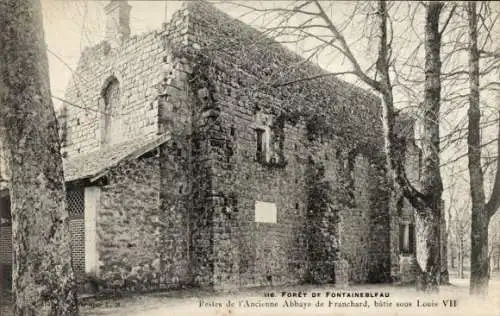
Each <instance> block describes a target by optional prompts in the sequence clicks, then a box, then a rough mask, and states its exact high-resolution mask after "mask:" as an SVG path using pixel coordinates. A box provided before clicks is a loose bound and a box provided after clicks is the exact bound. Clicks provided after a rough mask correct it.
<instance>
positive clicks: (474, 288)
mask: <svg viewBox="0 0 500 316" xmlns="http://www.w3.org/2000/svg"><path fill="white" fill-rule="evenodd" d="M467 14H468V21H469V85H470V94H469V110H468V116H469V126H468V131H469V133H468V137H467V144H468V158H469V177H470V192H471V198H472V216H471V271H470V293H471V294H476V295H486V294H487V293H488V279H489V277H488V275H489V273H488V272H489V260H488V226H489V221H490V217H489V214H488V212H487V210H486V207H485V206H486V204H485V195H484V186H483V171H482V168H481V131H480V118H481V110H480V107H479V50H478V47H477V14H476V3H475V2H468V3H467Z"/></svg>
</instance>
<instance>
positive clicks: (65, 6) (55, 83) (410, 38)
mask: <svg viewBox="0 0 500 316" xmlns="http://www.w3.org/2000/svg"><path fill="white" fill-rule="evenodd" d="M41 2H42V8H43V15H44V29H45V39H46V42H47V47H48V57H49V67H50V80H51V90H52V94H53V95H54V96H55V97H59V98H63V97H64V91H65V89H66V85H67V84H68V82H69V79H70V77H71V73H72V72H73V71H74V69H76V65H77V63H78V58H79V56H80V53H81V52H82V51H83V49H84V48H85V47H87V46H92V45H95V44H97V43H99V42H100V41H102V40H103V39H104V36H103V35H104V24H105V18H104V6H105V5H106V4H107V3H108V1H88V0H87V1H83V0H82V1H77V0H41ZM290 2H291V1H253V2H252V1H245V2H243V3H244V4H246V5H251V6H254V7H258V8H263V7H266V8H272V7H274V6H283V5H284V4H285V5H286V4H287V3H290ZM401 3H402V4H401V6H400V9H399V11H398V13H399V15H398V16H399V17H401V21H398V20H397V19H395V21H394V25H395V27H394V29H395V31H394V32H395V34H396V37H395V45H394V46H395V47H396V46H397V47H400V49H398V50H397V51H395V54H399V55H400V56H398V57H402V56H410V54H411V52H412V51H413V48H412V45H413V42H414V41H415V40H417V39H418V38H419V37H422V34H423V32H422V31H423V20H424V19H423V15H422V13H421V12H420V13H417V17H416V18H415V21H416V22H415V23H414V25H413V28H409V27H408V26H406V25H407V24H405V23H406V22H405V21H404V19H403V18H404V17H405V16H406V15H407V14H408V12H409V11H408V10H409V9H408V8H409V7H408V6H407V5H405V4H404V3H403V2H401ZM129 4H130V5H131V6H132V10H131V13H130V14H131V17H130V23H131V33H132V35H135V34H140V33H144V32H150V31H153V30H158V29H161V25H162V23H164V22H166V21H167V22H168V21H169V20H170V18H171V16H172V14H173V13H174V12H175V11H176V10H178V9H179V8H180V7H181V5H182V1H129ZM215 5H216V6H218V7H219V8H221V9H222V10H223V11H224V12H226V13H228V14H230V15H232V16H233V17H237V18H241V19H242V20H243V21H245V22H247V23H251V24H252V25H254V26H257V27H259V26H263V25H272V23H273V22H274V21H273V19H272V18H270V17H267V18H266V17H261V18H256V17H257V15H256V14H253V15H252V14H250V15H244V13H245V12H248V9H245V8H242V7H240V6H237V5H234V4H232V3H228V2H227V1H226V2H224V1H219V2H216V3H215ZM327 7H328V11H329V12H327V13H328V14H330V15H331V16H332V17H333V18H332V19H333V20H334V21H344V20H348V21H350V19H349V14H350V12H351V11H352V8H353V3H351V2H342V1H337V2H329V3H328V6H327ZM497 8H498V6H497ZM370 14H371V13H370V12H369V11H367V12H365V15H363V14H362V15H360V16H358V18H357V19H352V21H350V24H348V25H347V24H346V28H345V32H344V33H345V36H346V39H348V40H351V41H352V43H353V45H354V46H353V47H354V49H353V50H354V53H355V54H356V55H357V57H358V58H359V60H360V63H361V64H362V66H363V67H368V66H369V65H370V60H374V57H375V54H376V49H375V47H376V38H372V39H371V40H370V41H368V42H367V41H357V40H356V39H358V38H359V37H360V36H363V35H364V36H373V29H370V27H367V26H363V27H362V26H360V25H363V24H365V23H364V22H365V20H368V19H370V17H371V16H372V15H370ZM419 21H420V22H419ZM300 22H301V20H292V21H291V22H290V23H300ZM339 23H340V22H339ZM356 23H358V24H356ZM398 23H399V24H398ZM499 25H500V23H497V26H499ZM315 31H317V32H320V30H315ZM493 34H494V35H495V36H496V38H495V40H497V43H498V42H500V38H499V37H500V31H496V32H494V33H493ZM316 44H317V43H312V42H309V41H306V42H302V43H300V44H295V45H289V47H290V48H291V49H293V50H295V51H297V52H298V53H299V54H307V53H308V49H309V48H310V47H313V46H314V45H316ZM422 52H423V51H422V50H421V49H420V50H418V53H417V57H419V58H422ZM312 60H313V61H314V62H317V63H319V64H320V66H322V67H323V68H326V69H328V70H330V71H333V72H335V71H343V70H347V69H348V68H349V64H348V63H347V62H346V61H345V60H344V59H343V58H340V57H339V56H338V54H333V53H332V52H331V51H328V50H325V51H323V52H322V53H320V54H318V55H317V56H316V57H315V58H313V59H312ZM459 63H463V64H464V65H466V63H467V60H466V59H464V60H460V61H459ZM344 79H345V80H347V81H351V82H354V83H358V84H359V81H357V80H356V79H355V78H354V77H344ZM449 88H451V87H449V86H444V87H443V90H444V91H445V92H446V91H447V89H449ZM398 100H401V101H402V102H401V103H402V104H403V105H408V104H410V103H411V102H413V101H411V102H410V101H409V99H408V98H405V97H399V98H398ZM497 103H498V102H497ZM54 104H55V106H56V108H57V107H59V104H60V103H59V101H57V100H54ZM465 115H466V112H464V111H461V112H456V113H454V114H453V115H452V116H450V117H449V118H447V120H446V122H444V123H443V125H442V126H443V127H442V130H443V132H442V134H445V133H446V132H447V130H446V129H447V127H448V126H453V125H454V124H455V123H456V121H457V120H463V119H464V117H465ZM488 132H489V133H494V129H492V130H490V131H488ZM463 150H464V148H463V146H462V148H460V149H459V151H461V152H462V153H463ZM457 152H458V151H456V150H455V151H453V150H451V149H450V151H449V152H447V153H444V156H446V157H445V158H444V159H450V158H453V157H454V156H456V155H458V153H457ZM464 163H465V164H464ZM457 166H458V167H457V168H458V169H460V170H462V173H461V174H460V181H459V182H460V183H461V185H460V186H461V189H460V192H459V195H462V196H465V195H467V194H468V185H467V177H468V175H467V173H466V172H463V171H464V170H466V159H462V162H461V163H460V164H458V165H457ZM450 170H451V169H449V168H447V169H445V170H443V177H444V178H445V187H446V186H447V185H449V184H450V183H451V182H450V179H451V177H452V176H451V171H450ZM445 196H447V193H445ZM445 200H446V199H445Z"/></svg>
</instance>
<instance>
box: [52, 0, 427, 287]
mask: <svg viewBox="0 0 500 316" xmlns="http://www.w3.org/2000/svg"><path fill="white" fill-rule="evenodd" d="M112 4H113V5H109V6H107V16H108V20H109V21H122V22H123V21H125V22H126V21H128V20H129V17H128V14H129V11H130V8H129V6H128V4H127V3H126V1H120V2H117V1H116V2H112ZM132 10H133V8H132ZM115 24H116V23H115ZM116 27H117V28H116V29H113V28H112V27H111V26H110V25H108V27H107V29H106V30H107V31H106V34H107V39H106V41H104V42H102V43H100V44H98V45H96V46H94V47H90V48H86V49H85V51H84V52H83V53H82V56H81V58H80V62H79V64H78V67H77V69H76V71H75V75H74V76H73V78H72V79H71V81H70V83H69V85H68V88H67V93H66V96H65V99H66V101H67V102H66V103H65V105H64V109H63V111H62V112H61V113H62V115H61V117H60V120H61V127H62V128H61V137H62V140H63V148H62V151H63V153H64V156H65V177H66V181H67V184H68V188H73V189H74V188H81V189H83V190H84V192H85V215H84V218H85V230H84V231H85V234H84V236H83V237H81V236H80V238H81V239H83V240H84V242H85V251H86V253H85V273H86V276H85V280H86V281H87V282H88V283H91V285H92V287H93V290H97V291H101V290H102V291H105V290H125V291H126V290H129V291H135V290H148V289H158V288H174V287H183V286H208V287H213V288H217V289H227V288H239V287H247V286H261V285H277V284H297V283H301V282H319V283H325V282H333V283H335V282H336V283H343V284H345V283H347V282H351V283H366V282H386V281H390V280H391V279H394V278H396V277H398V276H399V273H400V272H399V267H400V264H399V262H400V260H399V248H398V236H399V235H398V234H399V227H398V225H399V224H398V223H399V221H398V219H397V218H398V217H399V216H400V214H398V212H397V210H395V208H394V207H392V206H391V205H394V204H396V203H393V202H391V201H390V195H389V193H388V192H387V191H386V190H385V188H386V181H387V180H386V178H385V175H384V174H385V173H384V161H385V157H384V153H383V138H382V126H381V122H380V119H379V117H380V108H379V105H378V99H377V98H376V97H375V96H374V95H372V94H370V93H368V92H367V91H364V90H362V89H360V88H358V87H356V86H355V85H352V84H348V83H346V82H344V81H341V80H339V79H336V78H334V77H331V76H328V77H323V78H321V79H315V80H309V81H308V80H306V81H301V82H297V83H291V82H293V81H295V80H297V79H302V78H307V77H311V76H315V75H318V74H325V73H326V72H325V71H324V70H322V69H321V68H319V67H318V66H316V65H314V64H312V63H310V62H305V61H304V60H303V58H301V57H300V56H298V55H296V54H294V53H293V52H291V51H289V50H288V49H286V48H285V47H283V46H282V45H280V44H278V43H275V42H273V41H272V40H270V39H268V38H266V37H264V36H263V35H262V33H260V32H258V31H257V30H255V29H253V28H251V27H250V26H248V25H246V24H244V23H242V22H240V21H238V20H235V19H232V18H230V17H229V16H228V15H226V14H224V13H223V12H221V11H219V10H218V9H216V8H215V7H214V6H212V5H211V4H208V3H206V2H204V1H187V2H186V3H185V5H184V6H183V8H182V9H181V10H179V11H178V12H176V13H175V14H174V16H173V18H172V21H171V22H170V23H169V24H165V25H163V27H162V29H161V30H158V31H154V32H151V33H147V34H143V35H137V36H132V37H130V29H128V28H127V25H123V23H119V24H118V25H117V26H116ZM111 86H112V87H113V89H114V90H112V91H113V93H109V91H110V90H109V89H110V87H111ZM113 98H114V99H113ZM111 107H112V108H111ZM110 126H112V127H113V131H110V130H109V127H110ZM106 133H112V136H113V141H112V142H107V139H108V136H109V135H107V134H106ZM412 168H418V166H411V168H410V169H412ZM412 170H413V169H412Z"/></svg>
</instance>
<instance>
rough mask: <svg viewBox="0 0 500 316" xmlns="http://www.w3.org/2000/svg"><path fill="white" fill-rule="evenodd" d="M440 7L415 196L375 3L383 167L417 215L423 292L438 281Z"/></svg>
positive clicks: (432, 14) (383, 24)
mask: <svg viewBox="0 0 500 316" xmlns="http://www.w3.org/2000/svg"><path fill="white" fill-rule="evenodd" d="M442 7H443V3H441V2H430V3H429V4H428V6H427V12H426V23H425V54H426V55H425V96H424V102H423V103H422V105H421V108H422V112H423V113H424V116H423V128H424V135H423V138H422V157H423V167H422V173H421V178H420V183H419V184H420V189H421V191H420V192H419V191H418V190H417V189H416V188H415V187H413V186H412V184H411V183H409V181H408V180H407V178H406V175H405V170H404V166H405V164H404V161H403V159H402V158H403V157H404V155H403V154H402V153H403V151H404V148H402V146H401V145H402V144H401V142H400V140H399V139H398V137H397V135H395V133H394V122H395V110H394V102H393V93H392V84H391V81H390V75H389V74H390V71H389V53H388V52H389V46H388V42H387V34H388V31H387V19H388V14H387V3H386V1H382V0H381V1H379V2H378V16H379V31H380V33H379V35H380V43H379V48H378V59H377V64H376V68H377V74H378V76H379V78H380V79H379V81H378V85H377V86H375V87H374V88H375V90H377V91H378V92H379V94H380V96H381V100H382V102H381V103H382V110H383V111H382V116H383V128H384V140H385V146H386V147H385V150H386V153H387V165H388V171H389V173H390V176H391V179H392V180H394V181H393V183H394V184H395V185H394V186H393V188H392V189H393V190H402V192H403V194H404V196H405V197H406V198H407V199H408V200H409V201H410V203H411V204H412V205H413V206H414V207H415V208H416V210H417V220H419V221H420V233H417V247H418V249H417V262H418V263H419V266H420V271H421V273H420V276H419V278H418V279H419V282H417V288H418V289H420V290H423V291H426V292H436V291H438V289H439V287H438V285H439V283H440V281H441V279H440V274H441V238H440V229H441V193H442V191H443V184H442V180H441V174H440V169H439V165H440V163H439V108H440V101H441V96H440V95H441V78H440V76H441V58H440V51H441V34H440V32H439V16H440V14H441V9H442Z"/></svg>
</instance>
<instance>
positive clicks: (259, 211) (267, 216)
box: [255, 201, 278, 223]
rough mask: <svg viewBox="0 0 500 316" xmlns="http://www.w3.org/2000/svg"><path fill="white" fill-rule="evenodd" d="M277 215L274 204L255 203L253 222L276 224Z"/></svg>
mask: <svg viewBox="0 0 500 316" xmlns="http://www.w3.org/2000/svg"><path fill="white" fill-rule="evenodd" d="M277 215H278V211H277V209H276V204H275V203H269V202H261V201H255V222H258V223H276V222H277Z"/></svg>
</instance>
